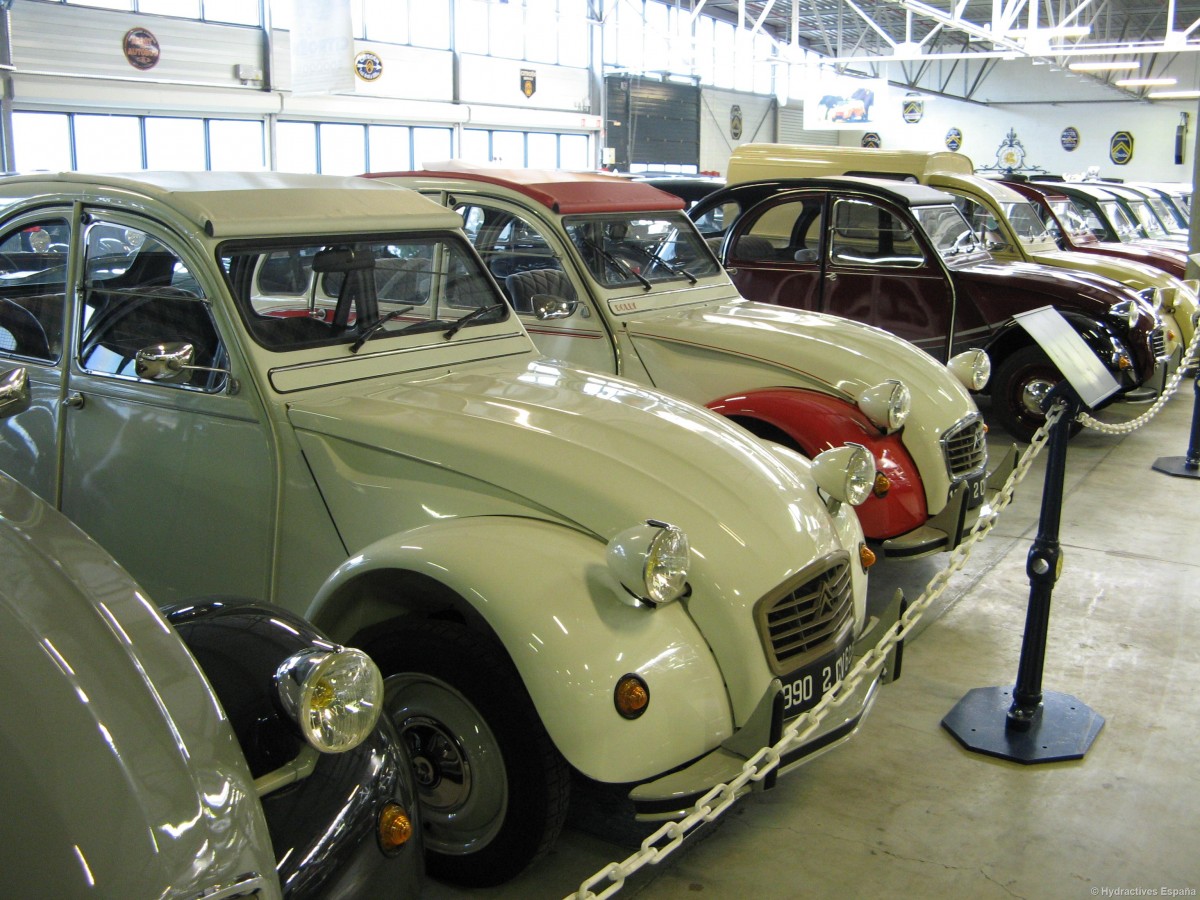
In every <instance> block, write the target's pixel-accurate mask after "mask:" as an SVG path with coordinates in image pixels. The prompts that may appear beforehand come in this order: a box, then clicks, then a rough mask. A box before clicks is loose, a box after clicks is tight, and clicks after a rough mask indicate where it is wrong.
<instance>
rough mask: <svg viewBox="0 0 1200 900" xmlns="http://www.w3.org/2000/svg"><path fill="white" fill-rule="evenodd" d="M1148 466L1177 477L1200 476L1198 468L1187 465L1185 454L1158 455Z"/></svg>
mask: <svg viewBox="0 0 1200 900" xmlns="http://www.w3.org/2000/svg"><path fill="white" fill-rule="evenodd" d="M1150 468H1152V469H1153V470H1154V471H1155V472H1163V473H1165V474H1167V475H1175V476H1177V477H1179V478H1200V468H1197V467H1196V466H1189V465H1188V462H1187V457H1186V456H1160V457H1159V458H1158V459H1156V460H1155V461H1154V463H1153V465H1151V466H1150Z"/></svg>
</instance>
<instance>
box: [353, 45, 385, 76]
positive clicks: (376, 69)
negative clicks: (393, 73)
mask: <svg viewBox="0 0 1200 900" xmlns="http://www.w3.org/2000/svg"><path fill="white" fill-rule="evenodd" d="M354 74H355V75H357V76H358V77H359V78H361V79H362V80H363V81H374V80H375V79H376V78H378V77H379V76H380V75H382V74H383V60H382V59H381V58H380V56H379V54H378V53H372V52H371V51H370V50H364V51H363V52H362V53H360V54H358V56H356V57H354Z"/></svg>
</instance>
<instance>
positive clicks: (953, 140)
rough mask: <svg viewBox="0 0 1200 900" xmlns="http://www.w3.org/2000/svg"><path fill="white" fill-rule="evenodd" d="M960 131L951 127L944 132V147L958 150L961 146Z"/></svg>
mask: <svg viewBox="0 0 1200 900" xmlns="http://www.w3.org/2000/svg"><path fill="white" fill-rule="evenodd" d="M962 141H963V137H962V132H961V131H960V130H959V129H957V128H951V129H950V130H949V131H947V132H946V149H948V150H958V148H959V147H961V146H962Z"/></svg>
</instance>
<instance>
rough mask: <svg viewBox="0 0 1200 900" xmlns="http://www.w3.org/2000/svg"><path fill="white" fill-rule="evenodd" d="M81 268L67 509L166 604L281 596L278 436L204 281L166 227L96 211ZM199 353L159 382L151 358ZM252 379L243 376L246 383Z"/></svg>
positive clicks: (67, 427)
mask: <svg viewBox="0 0 1200 900" xmlns="http://www.w3.org/2000/svg"><path fill="white" fill-rule="evenodd" d="M84 223H85V224H84V226H83V227H82V229H81V231H80V237H81V241H82V244H83V255H82V264H81V267H80V271H79V277H78V281H77V283H78V289H77V291H76V292H75V293H76V297H77V302H76V305H75V308H74V311H73V314H72V330H73V332H74V340H73V344H72V348H71V354H70V355H71V366H70V370H69V372H68V373H67V379H66V392H65V397H64V410H63V416H64V422H63V427H62V441H63V444H62V474H61V483H62V487H61V504H60V505H61V508H62V511H63V512H64V513H66V514H67V515H68V516H69V517H70V518H72V519H74V520H75V522H76V523H77V524H79V525H80V526H81V527H82V528H83V529H84V530H85V531H87V532H89V533H90V534H91V535H92V536H93V537H94V538H95V539H96V540H98V541H99V542H100V544H102V545H103V546H104V547H105V548H107V549H108V550H109V552H111V553H112V554H113V555H114V556H115V557H116V558H117V559H118V561H120V562H121V563H122V564H123V565H124V566H125V567H126V568H127V569H128V570H129V571H130V572H131V573H132V574H133V576H134V577H135V578H136V579H137V580H138V581H139V582H141V583H142V585H143V586H144V587H146V588H147V589H148V590H149V591H150V593H151V594H152V596H154V598H155V599H156V601H157V602H159V603H163V604H165V603H169V602H172V601H176V600H183V599H188V598H191V597H195V596H199V595H211V594H226V595H229V594H233V595H240V596H248V597H261V598H265V597H268V596H269V590H270V574H271V558H272V546H273V541H272V536H273V526H274V509H275V498H276V492H277V488H276V476H275V466H274V465H273V459H272V451H271V446H270V444H269V441H268V434H269V430H268V428H267V427H266V423H265V422H264V421H263V420H262V418H263V414H262V410H261V404H260V403H259V402H258V400H257V395H256V394H255V393H254V391H253V390H252V389H249V388H247V387H246V385H247V384H248V382H249V379H248V378H242V377H239V373H238V371H237V370H236V366H235V367H234V370H233V371H232V372H231V363H230V347H229V345H228V344H227V342H226V341H225V340H224V339H223V337H222V328H221V325H220V323H219V322H218V320H217V317H215V316H214V310H213V307H212V304H211V302H210V300H209V297H208V290H207V289H206V288H205V287H204V285H203V284H202V282H201V280H200V279H199V278H198V277H196V275H195V274H194V273H196V272H198V271H199V269H198V268H197V267H196V266H195V265H193V263H194V262H195V260H189V259H187V258H186V256H185V255H184V254H182V253H180V252H179V250H178V249H177V247H176V246H175V241H173V240H172V238H171V237H170V236H169V235H167V234H165V233H163V232H162V231H160V230H159V229H157V228H156V227H155V226H154V225H153V224H150V223H147V222H145V221H143V220H140V219H135V218H132V217H124V216H118V215H116V214H106V213H103V212H96V213H93V214H91V215H87V216H85V218H84ZM182 344H187V345H189V346H190V347H191V348H192V354H191V359H190V364H191V366H192V368H184V369H178V370H176V371H170V370H167V371H162V370H161V369H160V371H159V372H157V373H155V372H152V371H148V370H147V369H146V367H145V366H144V365H139V361H138V359H137V355H138V351H139V350H143V349H144V348H148V347H154V346H156V345H159V349H160V350H165V351H168V352H169V351H172V350H175V351H178V350H179V349H180V346H181V345H182ZM243 374H244V373H243Z"/></svg>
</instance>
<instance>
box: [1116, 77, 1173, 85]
mask: <svg viewBox="0 0 1200 900" xmlns="http://www.w3.org/2000/svg"><path fill="white" fill-rule="evenodd" d="M1113 84H1115V85H1116V86H1117V87H1170V86H1171V85H1173V84H1179V79H1178V78H1118V79H1117V80H1116V81H1114V82H1113Z"/></svg>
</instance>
